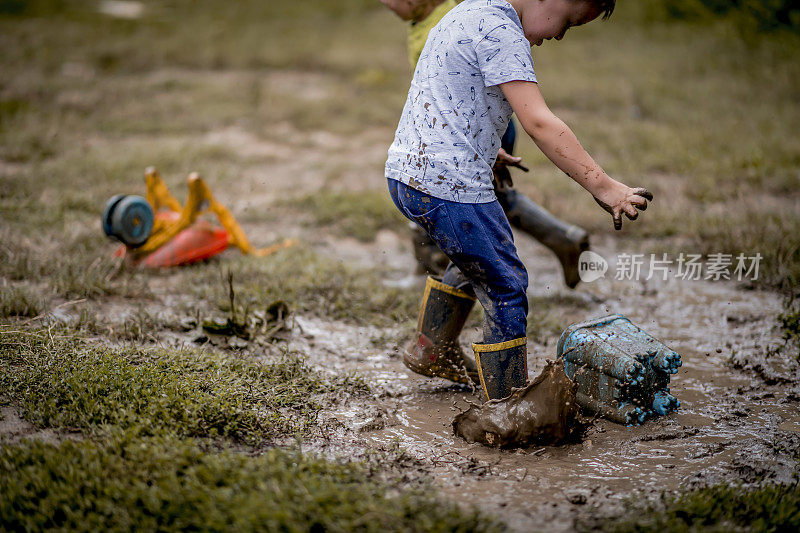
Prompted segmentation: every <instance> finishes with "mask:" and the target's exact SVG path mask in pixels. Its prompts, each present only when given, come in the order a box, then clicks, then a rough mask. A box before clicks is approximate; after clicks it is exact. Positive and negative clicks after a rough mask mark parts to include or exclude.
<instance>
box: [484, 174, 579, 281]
mask: <svg viewBox="0 0 800 533" xmlns="http://www.w3.org/2000/svg"><path fill="white" fill-rule="evenodd" d="M498 199H499V198H498ZM504 200H505V201H504V202H501V203H502V204H504V205H503V207H504V208H505V209H506V216H507V217H508V221H509V222H510V223H511V224H512V225H513V226H515V227H517V228H519V229H521V230H523V231H524V232H526V233H529V234H530V235H531V236H532V237H533V238H534V239H536V240H537V241H539V242H541V243H542V244H544V245H545V246H547V247H548V248H550V249H551V250H552V251H553V253H555V254H556V257H558V260H559V262H560V263H561V269H562V271H563V272H564V282H565V283H566V284H567V287H569V288H570V289H573V288H575V286H576V285H577V284H578V283H579V282H580V280H581V278H580V276H579V275H578V257H580V255H581V252H583V251H586V250H588V249H589V234H588V233H586V230H584V229H582V228H579V227H578V226H575V225H573V224H568V223H567V222H564V221H563V220H560V219H558V218H556V217H555V216H553V214H552V213H550V212H549V211H548V210H547V209H545V208H544V207H542V206H540V205H539V204H537V203H536V202H534V201H533V200H531V199H530V198H528V197H527V196H525V195H524V194H519V193H518V192H517V191H515V190H513V189H511V190H508V191H506V194H505V198H504Z"/></svg>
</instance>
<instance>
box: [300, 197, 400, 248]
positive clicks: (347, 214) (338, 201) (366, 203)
mask: <svg viewBox="0 0 800 533" xmlns="http://www.w3.org/2000/svg"><path fill="white" fill-rule="evenodd" d="M288 205H289V206H291V207H294V208H298V209H302V210H304V211H306V212H308V214H309V215H310V216H311V217H312V224H314V225H316V226H320V227H323V228H330V229H333V230H335V231H336V233H338V234H339V235H342V236H346V237H353V238H355V239H358V240H360V241H363V242H369V241H373V240H374V239H375V236H376V235H377V234H378V232H379V231H380V230H382V229H394V230H396V229H398V228H403V227H404V224H403V221H404V220H405V219H404V218H403V217H402V215H400V213H399V212H398V211H397V208H396V207H395V205H394V203H392V200H391V199H390V198H389V194H388V193H387V192H386V191H380V192H379V191H362V192H357V193H354V192H336V193H324V192H318V193H314V194H310V195H308V196H305V197H303V198H299V199H297V200H293V201H291V202H289V203H288Z"/></svg>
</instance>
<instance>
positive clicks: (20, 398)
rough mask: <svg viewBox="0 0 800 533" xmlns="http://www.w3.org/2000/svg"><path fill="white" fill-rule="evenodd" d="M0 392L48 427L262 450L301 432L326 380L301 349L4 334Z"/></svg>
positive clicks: (330, 385)
mask: <svg viewBox="0 0 800 533" xmlns="http://www.w3.org/2000/svg"><path fill="white" fill-rule="evenodd" d="M0 385H2V387H0V390H2V391H4V392H3V396H4V398H3V399H4V400H5V401H7V402H9V401H13V402H14V403H15V404H17V405H18V406H19V409H20V411H21V416H22V417H23V418H25V419H26V420H29V421H30V422H33V423H34V424H37V425H39V426H46V427H50V426H52V427H69V428H80V429H87V430H95V429H103V428H109V427H116V428H118V429H120V430H122V431H125V432H129V433H131V434H135V435H159V434H174V435H178V436H181V437H224V438H229V439H233V440H235V441H239V442H244V443H249V444H258V443H262V442H263V441H265V440H268V439H270V438H272V437H275V436H278V435H285V434H287V433H288V434H294V433H296V432H302V431H304V430H305V429H307V428H308V427H309V425H310V424H311V423H312V422H313V421H314V419H315V416H316V412H317V411H318V410H319V408H320V406H319V404H318V403H317V401H316V400H315V396H316V397H319V395H321V394H322V393H326V392H333V391H335V390H337V389H338V388H343V389H345V390H351V391H353V390H357V389H358V390H360V388H361V387H362V386H361V385H360V384H359V383H357V382H354V381H351V380H347V379H342V380H338V381H337V382H333V381H330V380H326V379H324V378H323V377H322V376H320V375H319V374H318V373H317V372H315V371H314V370H312V369H311V368H309V367H308V366H307V365H306V364H305V363H304V362H303V360H302V358H300V357H299V356H298V355H297V354H295V353H286V354H285V355H284V356H283V357H282V358H281V359H279V360H277V361H273V362H269V363H258V362H255V361H252V360H250V359H247V358H243V357H232V356H228V355H225V354H220V353H206V352H201V351H195V350H183V351H169V350H164V349H151V350H144V349H139V348H135V347H126V348H110V347H105V346H100V345H93V344H89V343H88V342H85V341H83V340H80V339H77V338H75V337H74V335H72V334H70V333H69V332H67V331H62V332H59V331H51V330H42V331H33V332H15V331H9V330H6V331H3V332H0Z"/></svg>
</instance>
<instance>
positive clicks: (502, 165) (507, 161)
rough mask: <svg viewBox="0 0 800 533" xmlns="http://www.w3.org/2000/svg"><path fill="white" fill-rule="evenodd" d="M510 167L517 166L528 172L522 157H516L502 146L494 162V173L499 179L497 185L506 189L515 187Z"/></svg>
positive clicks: (496, 178)
mask: <svg viewBox="0 0 800 533" xmlns="http://www.w3.org/2000/svg"><path fill="white" fill-rule="evenodd" d="M508 167H516V168H518V169H520V170H522V171H523V172H528V168H527V167H526V166H524V165H523V164H522V158H521V157H514V156H512V155H510V154H509V153H508V152H506V151H505V150H503V149H502V148H500V149H499V150H498V151H497V160H496V161H495V163H494V168H493V169H492V170H494V175H495V180H496V181H497V187H498V188H499V189H504V188H506V187H513V186H514V181H513V180H512V179H511V172H509V171H508Z"/></svg>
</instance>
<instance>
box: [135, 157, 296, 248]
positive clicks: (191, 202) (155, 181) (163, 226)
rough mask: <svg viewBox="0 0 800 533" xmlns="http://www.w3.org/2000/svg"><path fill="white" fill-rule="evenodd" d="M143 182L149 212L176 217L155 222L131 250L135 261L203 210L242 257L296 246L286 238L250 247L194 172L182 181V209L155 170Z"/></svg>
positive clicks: (186, 225)
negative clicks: (167, 212)
mask: <svg viewBox="0 0 800 533" xmlns="http://www.w3.org/2000/svg"><path fill="white" fill-rule="evenodd" d="M145 181H146V183H147V201H148V202H149V203H150V205H151V206H152V207H153V212H154V213H158V212H159V211H161V210H162V209H168V210H170V211H174V212H176V213H180V217H179V218H178V220H176V221H174V222H168V221H164V220H158V219H156V221H155V224H154V225H153V232H152V234H151V235H150V238H149V239H147V241H146V242H145V243H144V244H143V245H142V246H140V247H139V248H135V249H133V250H131V253H132V254H133V255H134V257H135V258H141V257H144V256H146V255H148V254H151V253H153V252H154V251H156V250H158V249H159V248H161V247H162V246H164V245H165V244H167V243H168V242H169V241H170V240H172V239H173V238H174V237H175V236H176V235H177V234H178V233H180V232H181V231H183V230H185V229H186V228H188V227H189V226H191V225H192V224H194V222H195V221H196V220H197V217H198V216H200V215H201V214H203V213H205V212H206V211H212V212H213V213H214V214H215V215H217V218H218V219H219V221H220V223H221V224H222V227H224V228H225V230H226V231H227V232H228V235H229V238H228V243H229V244H231V245H233V246H236V247H237V248H239V250H241V251H242V253H244V254H251V255H255V256H257V257H264V256H267V255H270V254H272V253H275V252H277V251H278V250H281V249H283V248H288V247H289V246H293V245H294V244H296V241H294V240H293V239H286V240H284V241H283V242H280V243H278V244H274V245H272V246H269V247H267V248H260V249H259V248H253V247H252V246H251V245H250V241H248V240H247V236H246V235H245V233H244V231H243V230H242V228H241V226H239V223H238V222H237V221H236V218H235V217H234V216H233V215H232V214H231V212H230V211H228V208H227V207H225V206H224V205H222V204H221V203H219V202H218V201H217V200H216V198H214V195H213V194H212V193H211V189H209V188H208V185H206V183H205V181H203V178H201V177H200V175H199V174H198V173H197V172H192V173H191V174H189V177H188V178H187V180H186V183H187V185H188V186H189V197H188V199H187V200H186V205H185V206H184V207H181V204H180V202H178V200H176V199H175V197H174V196H172V194H171V193H170V192H169V189H168V188H167V185H166V184H165V183H164V180H163V179H161V175H160V174H159V173H158V170H156V169H155V168H153V167H148V168H147V170H146V171H145Z"/></svg>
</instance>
